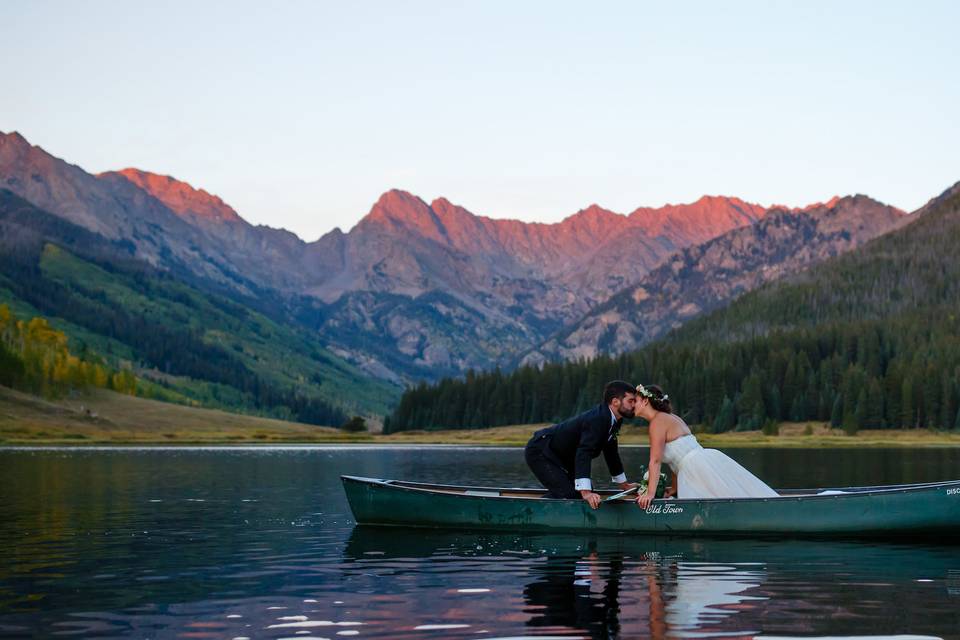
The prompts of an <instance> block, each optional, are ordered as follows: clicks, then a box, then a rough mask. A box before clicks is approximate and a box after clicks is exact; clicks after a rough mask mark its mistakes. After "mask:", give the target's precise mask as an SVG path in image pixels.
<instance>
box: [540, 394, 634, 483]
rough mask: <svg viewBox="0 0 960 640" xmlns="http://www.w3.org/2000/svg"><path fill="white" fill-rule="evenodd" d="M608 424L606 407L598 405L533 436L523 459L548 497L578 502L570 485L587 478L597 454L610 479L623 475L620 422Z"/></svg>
mask: <svg viewBox="0 0 960 640" xmlns="http://www.w3.org/2000/svg"><path fill="white" fill-rule="evenodd" d="M611 422H612V415H611V414H610V409H609V407H607V405H605V404H600V405H597V406H596V407H594V408H593V409H590V410H589V411H586V412H584V413H581V414H580V415H578V416H575V417H573V418H570V419H569V420H566V421H564V422H561V423H560V424H556V425H554V426H552V427H547V428H546V429H541V430H540V431H537V432H536V433H534V434H533V437H532V438H530V441H529V442H527V446H526V448H525V449H524V456H525V457H526V460H527V466H529V467H530V470H531V471H533V475H535V476H536V477H537V480H539V481H540V484H542V485H543V486H544V487H545V488H546V489H547V491H549V497H551V498H579V497H580V491H578V490H577V489H576V488H575V486H574V482H575V480H576V479H578V478H587V479H589V478H590V466H591V462H592V461H593V459H594V458H596V457H597V456H599V455H600V454H601V453H603V457H604V459H605V460H606V462H607V467H608V468H609V470H610V475H611V476H619V475H620V474H622V473H623V463H622V462H621V461H620V452H619V450H618V448H617V433H618V432H619V431H620V422H621V421H619V420H618V421H617V422H615V423H613V424H611Z"/></svg>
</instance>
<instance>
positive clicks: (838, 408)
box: [830, 393, 843, 429]
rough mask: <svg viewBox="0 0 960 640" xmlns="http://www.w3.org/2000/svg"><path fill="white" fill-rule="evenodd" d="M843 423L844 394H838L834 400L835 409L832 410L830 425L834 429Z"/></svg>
mask: <svg viewBox="0 0 960 640" xmlns="http://www.w3.org/2000/svg"><path fill="white" fill-rule="evenodd" d="M841 425H843V396H842V395H841V394H839V393H838V394H837V395H836V396H834V400H833V410H832V411H831V412H830V426H831V427H833V428H834V429H836V428H838V427H840V426H841Z"/></svg>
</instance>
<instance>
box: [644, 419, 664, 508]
mask: <svg viewBox="0 0 960 640" xmlns="http://www.w3.org/2000/svg"><path fill="white" fill-rule="evenodd" d="M666 440H667V429H666V427H665V426H664V424H663V422H661V421H658V420H656V419H654V421H653V422H651V423H650V464H648V465H647V474H648V475H647V478H648V480H647V492H646V493H645V494H644V495H642V496H639V497H638V498H637V505H639V506H640V508H641V509H646V508H647V507H649V506H650V503H651V502H653V499H654V497H655V496H656V495H657V483H659V482H660V462H661V461H662V460H663V447H664V445H665V443H666Z"/></svg>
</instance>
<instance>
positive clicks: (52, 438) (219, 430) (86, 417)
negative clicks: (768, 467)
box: [0, 387, 960, 449]
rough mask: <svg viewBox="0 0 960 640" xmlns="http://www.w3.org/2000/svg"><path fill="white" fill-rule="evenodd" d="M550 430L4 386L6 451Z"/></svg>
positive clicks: (911, 443)
mask: <svg viewBox="0 0 960 640" xmlns="http://www.w3.org/2000/svg"><path fill="white" fill-rule="evenodd" d="M543 426H546V425H543V424H532V425H512V426H504V427H491V428H487V429H458V430H446V431H402V432H399V433H393V434H387V435H384V434H375V433H366V432H361V433H351V432H346V431H342V430H340V429H335V428H331V427H320V426H315V425H309V424H302V423H297V422H288V421H284V420H278V419H274V418H265V417H261V416H252V415H244V414H237V413H230V412H226V411H220V410H216V409H204V408H198V407H187V406H183V405H177V404H170V403H165V402H158V401H156V400H149V399H145V398H137V397H132V396H125V395H121V394H118V393H114V392H112V391H104V390H97V391H94V392H91V393H88V394H84V395H80V396H77V397H73V398H67V399H60V400H45V399H42V398H38V397H36V396H32V395H30V394H25V393H21V392H19V391H14V390H12V389H8V388H5V387H0V448H3V449H10V448H17V447H21V448H22V447H32V448H38V447H43V448H55V447H71V448H95V447H101V448H102V447H158V448H160V447H163V448H177V447H184V448H186V447H211V446H216V447H230V446H236V447H256V446H264V447H269V446H274V447H276V446H289V447H297V446H301V447H309V446H337V445H342V446H345V447H347V446H367V447H370V446H374V447H391V446H397V447H403V446H407V447H409V446H443V447H522V446H524V445H525V444H526V442H527V440H528V439H529V438H530V435H531V434H532V433H533V432H534V431H536V430H537V429H539V428H542V427H543ZM694 433H696V435H697V439H698V440H699V441H700V443H701V444H702V445H703V446H705V447H712V448H719V449H733V448H743V447H750V448H761V447H763V448H804V449H840V448H852V447H872V448H904V447H930V448H933V447H937V448H942V447H960V431H957V432H953V431H931V430H928V429H886V430H869V431H866V430H865V431H861V432H860V433H858V434H856V435H854V436H848V435H846V434H844V433H843V431H841V430H839V429H831V428H830V427H829V425H826V424H824V423H819V422H805V423H782V424H781V425H780V430H779V435H775V436H768V435H764V434H763V433H762V432H760V431H733V432H727V433H721V434H707V433H697V432H696V431H694ZM620 444H621V446H628V447H633V446H641V447H643V446H647V436H646V429H645V427H643V426H641V425H638V424H627V425H625V426H624V429H623V431H622V432H621V435H620Z"/></svg>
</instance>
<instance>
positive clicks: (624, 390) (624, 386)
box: [603, 380, 637, 404]
mask: <svg viewBox="0 0 960 640" xmlns="http://www.w3.org/2000/svg"><path fill="white" fill-rule="evenodd" d="M636 392H637V387H636V386H634V385H632V384H630V383H629V382H624V381H623V380H614V381H612V382H608V383H607V384H606V386H604V387H603V404H610V403H611V402H613V400H614V398H622V397H623V396H625V395H627V394H628V393H634V394H635V393H636Z"/></svg>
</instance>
